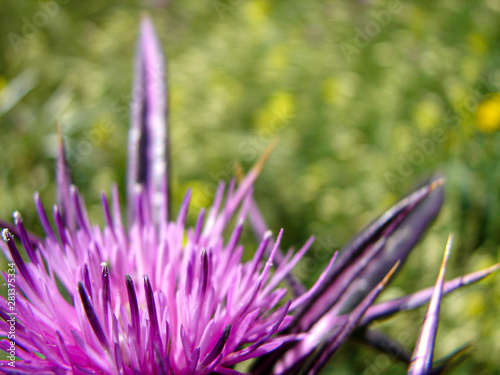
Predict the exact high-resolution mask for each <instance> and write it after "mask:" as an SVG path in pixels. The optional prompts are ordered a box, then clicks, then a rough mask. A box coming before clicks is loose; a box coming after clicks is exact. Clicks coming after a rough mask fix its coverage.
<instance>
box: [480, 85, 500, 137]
mask: <svg viewBox="0 0 500 375" xmlns="http://www.w3.org/2000/svg"><path fill="white" fill-rule="evenodd" d="M477 126H478V127H479V129H481V130H482V131H484V132H487V133H492V132H494V131H496V130H498V129H500V93H496V94H494V95H492V96H490V97H489V98H488V99H486V100H484V101H483V102H482V103H481V104H479V106H478V108H477Z"/></svg>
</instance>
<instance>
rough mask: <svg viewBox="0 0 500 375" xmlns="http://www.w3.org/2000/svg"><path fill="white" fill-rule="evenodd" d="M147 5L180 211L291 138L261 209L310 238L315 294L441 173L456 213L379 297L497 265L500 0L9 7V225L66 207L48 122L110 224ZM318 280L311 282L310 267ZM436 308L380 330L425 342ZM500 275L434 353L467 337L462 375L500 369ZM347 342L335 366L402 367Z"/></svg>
mask: <svg viewBox="0 0 500 375" xmlns="http://www.w3.org/2000/svg"><path fill="white" fill-rule="evenodd" d="M144 10H146V11H148V12H149V13H150V14H151V15H152V17H153V19H154V22H155V25H156V27H157V31H158V33H159V35H160V39H161V41H162V44H163V47H164V50H165V52H166V54H167V56H168V70H169V73H168V79H169V89H170V125H171V128H170V129H171V137H172V142H171V144H172V167H173V181H174V183H173V191H174V198H175V207H178V203H179V201H180V200H181V198H182V195H183V194H184V192H185V190H186V189H187V187H192V188H193V189H194V199H193V207H192V209H191V214H192V215H193V216H194V215H195V214H196V212H197V210H198V209H199V208H200V207H202V206H206V205H208V204H210V202H211V198H212V195H213V192H214V191H215V186H216V183H217V181H219V180H220V179H224V180H228V179H229V178H230V177H231V176H232V175H233V162H234V161H239V162H241V163H242V164H243V166H244V168H246V169H248V168H250V166H251V165H252V163H253V162H254V161H255V160H256V159H257V158H258V156H259V155H260V154H261V152H262V151H263V150H264V148H265V147H266V145H267V144H268V143H269V142H270V141H271V139H273V138H275V137H277V138H278V139H279V143H278V145H277V147H276V149H275V151H274V153H273V154H272V156H271V158H270V160H269V162H268V164H267V166H266V168H265V169H264V172H263V173H262V176H261V178H260V179H259V181H258V183H257V185H256V193H255V194H256V198H257V201H258V202H259V203H260V205H261V207H262V210H263V212H264V214H265V216H266V218H267V219H268V222H269V224H270V226H271V228H272V229H273V230H274V231H275V232H276V231H278V230H279V228H281V227H283V228H285V235H284V244H285V245H286V246H294V247H298V246H300V245H301V244H302V243H303V242H304V241H305V240H306V239H307V238H308V236H309V235H310V234H314V235H316V238H317V240H316V242H315V245H314V247H313V248H312V250H311V251H310V254H309V257H308V258H307V259H306V260H305V261H304V262H303V263H302V264H301V265H300V266H299V267H298V273H299V275H300V277H301V278H302V279H304V280H306V282H307V283H309V284H311V283H312V282H313V280H314V279H315V277H316V276H317V272H319V271H320V270H321V269H322V267H324V266H325V264H326V262H327V260H328V259H329V257H330V256H331V254H332V253H333V251H334V250H337V249H338V248H339V247H340V246H341V245H342V244H344V243H345V242H347V241H348V240H349V238H350V237H351V236H353V235H354V234H355V233H356V231H358V230H360V229H361V228H362V227H364V226H365V225H366V224H368V223H369V222H370V221H371V220H372V219H374V218H375V217H376V216H377V215H379V214H381V213H382V212H383V211H384V210H385V209H387V208H388V207H389V206H390V205H391V204H393V203H394V202H395V201H396V200H397V199H398V198H399V197H401V196H402V195H404V194H405V193H407V192H408V191H409V190H410V189H412V188H413V187H414V186H416V184H418V183H419V182H421V181H422V180H423V179H425V178H427V177H429V176H430V175H432V174H433V173H434V172H436V171H439V172H441V173H442V174H443V175H445V176H446V178H447V184H446V193H447V197H446V202H445V206H444V208H443V211H442V213H441V215H440V217H439V219H438V220H437V221H436V223H435V224H434V225H433V227H432V228H431V230H430V231H429V233H428V235H427V236H426V238H425V240H424V241H423V242H422V243H421V245H419V246H418V247H417V249H416V250H415V251H414V252H413V254H412V255H411V256H410V258H409V261H408V263H407V264H406V266H405V267H404V268H403V270H402V271H401V273H400V274H399V276H398V277H397V278H396V280H395V282H394V283H393V284H392V285H391V287H390V288H389V289H388V290H387V291H386V292H385V294H384V295H383V296H382V298H390V297H394V296H400V295H403V294H406V293H410V292H413V291H416V290H417V289H419V288H423V287H427V286H430V285H433V283H434V280H435V278H436V276H437V272H438V268H439V263H440V259H441V256H442V251H443V249H444V245H445V242H446V238H447V235H448V233H449V232H452V233H454V235H455V239H456V241H455V246H454V249H453V253H452V259H451V264H450V267H449V271H448V275H447V278H452V277H455V276H458V275H461V274H463V273H466V272H470V271H473V270H477V269H479V268H482V267H485V266H488V265H491V264H493V263H495V262H498V261H499V246H498V244H499V243H500V242H499V239H500V230H499V228H500V188H499V186H500V185H499V182H500V163H499V158H498V156H499V155H500V131H499V129H500V99H499V98H500V96H499V94H496V93H497V92H499V91H500V1H498V0H488V1H468V0H463V1H452V0H449V1H435V2H428V1H424V0H422V1H412V2H403V1H398V0H394V1H327V0H325V1H318V0H312V1H300V0H295V1H291V0H288V1H284V0H283V1H265V0H255V1H245V0H206V1H197V0H183V1H177V0H172V1H156V2H153V1H150V2H147V1H144V2H139V1H121V2H103V1H98V0H87V1H84V2H83V1H76V0H49V1H27V0H2V1H1V2H0V36H1V37H0V134H1V137H0V165H1V166H2V167H1V168H0V217H2V218H6V219H9V218H10V217H11V214H12V212H13V211H15V210H19V211H21V213H22V214H23V217H24V219H25V222H26V223H27V225H28V226H29V227H30V228H33V231H34V232H36V233H39V234H41V229H40V225H39V224H38V220H37V218H36V214H35V208H34V205H33V199H32V196H33V192H34V191H36V190H37V191H39V192H40V194H41V196H42V198H43V200H44V202H45V203H46V205H47V206H49V207H50V205H51V204H52V202H54V197H55V186H54V160H55V155H56V148H55V145H56V130H55V122H56V121H57V120H59V121H60V122H61V123H62V126H63V131H64V135H65V139H66V142H67V146H68V156H69V161H70V166H71V169H72V171H73V175H74V178H75V182H76V183H77V184H78V186H79V187H80V189H81V190H82V192H83V194H84V196H85V198H86V201H87V205H88V207H89V211H90V215H91V217H92V219H94V220H95V221H96V222H98V223H102V218H101V217H102V215H101V209H100V206H99V193H100V191H101V190H104V191H108V192H109V191H110V188H111V186H112V183H113V182H114V181H117V182H118V184H119V186H120V189H121V192H122V194H123V193H124V181H125V160H126V151H127V150H126V136H127V128H128V112H129V101H130V98H131V95H130V88H131V86H132V84H131V82H132V71H133V68H132V64H133V57H134V53H135V42H136V38H137V28H138V23H139V20H140V15H141V14H142V13H143V11H144ZM311 270H313V272H311ZM424 312H425V308H423V309H420V310H418V311H417V312H410V313H405V314H401V315H400V316H398V317H397V318H395V319H392V320H390V321H388V322H384V323H382V324H380V325H379V327H380V329H382V330H384V331H385V332H388V333H390V334H393V335H395V336H397V335H399V336H400V337H401V333H404V334H405V335H404V336H405V337H406V339H405V340H402V341H403V344H405V345H406V346H407V347H408V348H410V349H411V348H413V345H414V343H415V340H416V337H417V334H418V330H419V327H420V324H421V321H422V319H423V315H424ZM499 314H500V277H499V276H493V277H490V278H489V279H487V280H486V281H483V282H482V283H481V284H478V285H475V286H472V287H470V288H468V289H467V290H466V291H464V292H463V293H461V292H459V293H458V294H457V295H455V296H451V297H449V298H448V299H446V300H445V302H444V305H443V308H442V323H441V327H440V331H439V335H438V340H437V348H436V357H438V358H439V357H441V356H444V355H446V354H447V353H448V352H450V351H452V350H453V349H455V348H456V347H457V346H459V345H462V344H464V343H467V342H472V343H474V349H473V351H472V352H471V353H470V354H471V356H470V358H469V359H468V360H467V361H466V362H465V363H464V364H463V365H462V366H460V367H459V368H456V369H454V370H453V373H454V374H471V373H475V374H476V375H479V374H493V373H500V370H498V369H497V368H500V360H499V359H498V355H497V354H498V352H500V324H499V322H498V320H497V316H498V315H499ZM404 369H405V366H403V365H401V364H398V363H395V362H394V361H393V360H392V359H391V358H390V356H388V355H385V354H380V353H377V352H374V351H373V350H371V349H369V348H365V347H363V346H359V345H355V344H347V345H346V346H345V347H344V348H343V350H341V352H340V353H339V354H338V355H337V357H335V358H334V359H333V361H332V365H331V366H330V368H329V369H328V371H326V373H328V374H392V373H403V372H404Z"/></svg>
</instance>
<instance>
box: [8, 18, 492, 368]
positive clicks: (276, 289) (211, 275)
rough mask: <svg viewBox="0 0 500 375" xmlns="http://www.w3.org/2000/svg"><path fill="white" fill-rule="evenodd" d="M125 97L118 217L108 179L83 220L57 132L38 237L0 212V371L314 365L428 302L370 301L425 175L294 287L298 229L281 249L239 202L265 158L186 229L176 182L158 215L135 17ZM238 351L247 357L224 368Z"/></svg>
mask: <svg viewBox="0 0 500 375" xmlns="http://www.w3.org/2000/svg"><path fill="white" fill-rule="evenodd" d="M133 97H134V100H133V102H132V106H131V108H132V113H131V128H130V134H129V160H128V181H127V223H126V224H124V223H123V222H122V219H121V209H120V202H119V194H118V190H117V188H116V187H115V188H114V189H113V192H112V194H111V197H110V198H108V197H107V196H106V195H104V194H103V195H102V208H103V214H104V219H105V223H106V224H105V226H104V227H103V228H100V227H99V226H97V225H94V224H92V222H91V220H90V219H89V218H88V216H87V211H86V208H85V203H84V201H83V199H82V197H81V196H80V194H79V192H78V190H77V188H76V187H75V186H72V185H71V178H70V175H69V173H68V168H67V166H66V161H65V157H64V144H63V138H62V135H61V136H60V143H59V158H58V167H57V184H58V195H57V205H55V206H54V207H53V209H52V212H51V215H50V216H51V217H52V219H49V215H48V214H47V211H46V209H45V207H44V206H43V204H42V202H41V200H40V198H39V196H38V195H37V194H35V206H36V209H37V211H38V214H39V217H40V221H41V224H42V226H43V229H44V231H45V238H44V239H40V238H38V237H36V236H33V235H32V234H30V233H29V232H28V231H27V230H26V228H25V227H24V224H23V220H22V217H21V215H20V214H19V213H18V212H16V213H14V224H13V225H12V224H9V223H4V226H5V227H6V229H4V230H3V232H2V236H3V240H4V241H3V242H1V245H0V246H1V248H2V250H3V252H4V254H5V255H6V257H7V258H8V260H9V261H10V262H11V264H12V268H14V267H15V270H16V272H17V276H16V279H15V282H16V284H15V288H16V291H15V293H14V297H12V296H9V297H7V298H4V297H2V298H0V317H1V318H2V320H1V321H0V331H1V332H0V335H2V336H4V337H6V338H5V339H4V340H2V341H1V342H0V348H1V349H3V350H4V351H6V352H9V350H10V349H11V348H12V347H13V346H14V347H15V354H14V355H15V357H17V360H16V361H15V362H14V365H12V363H13V362H12V361H2V362H0V364H1V365H2V367H0V370H1V371H4V372H12V373H36V374H40V373H44V374H97V373H99V374H139V373H141V374H175V375H184V374H185V375H188V374H189V375H202V374H239V373H242V372H241V371H246V373H251V374H255V375H259V374H284V375H285V374H299V373H304V374H317V373H319V372H320V371H321V369H322V368H323V366H324V365H325V363H326V362H327V361H328V360H329V358H330V357H331V356H332V355H333V354H334V353H335V352H336V350H337V349H338V348H339V347H340V345H341V344H342V343H343V342H344V341H345V340H346V339H347V338H348V337H349V335H350V334H351V333H352V332H353V330H354V329H355V328H356V327H359V326H367V325H368V324H369V323H370V322H371V321H373V320H374V319H377V318H380V317H384V316H387V315H390V314H392V313H394V312H396V311H399V310H403V309H406V308H412V307H416V306H419V305H421V304H423V303H425V302H426V301H428V300H429V299H430V298H431V295H432V290H424V291H422V292H420V294H418V298H411V297H408V298H411V302H410V300H409V299H408V300H405V299H400V300H394V301H389V302H385V303H382V304H379V305H373V302H374V301H375V299H376V297H377V295H378V294H379V293H380V291H381V290H382V289H383V288H384V286H385V285H386V284H387V282H388V281H389V279H390V277H391V275H392V274H393V273H394V272H395V270H396V268H397V267H398V265H399V264H400V263H403V262H404V260H405V259H406V257H407V255H408V254H409V252H410V250H411V249H412V247H413V246H414V244H415V243H416V242H417V240H418V239H419V237H420V236H421V234H422V233H423V232H424V230H425V228H426V227H427V225H428V224H429V223H430V222H431V221H432V219H433V218H434V217H435V216H436V214H437V212H438V211H439V208H440V206H441V202H442V186H441V185H442V181H441V180H436V181H434V182H432V183H430V184H429V185H427V186H424V187H422V188H421V189H419V190H417V191H415V192H414V193H412V194H411V195H409V196H408V197H407V198H405V199H404V200H402V201H401V202H400V203H399V204H397V205H396V206H394V207H393V208H392V209H390V210H389V211H388V212H387V213H386V214H384V215H383V216H382V217H381V218H380V219H378V220H376V221H375V222H374V223H373V224H371V225H370V226H368V227H367V228H366V229H365V230H364V231H363V232H362V233H361V234H360V235H359V236H357V237H355V239H354V240H353V241H352V242H351V243H349V244H348V245H347V246H346V247H345V248H344V250H343V251H342V252H341V253H340V255H339V256H338V257H337V255H336V254H332V259H331V261H330V263H329V264H328V266H327V267H326V269H325V270H324V272H323V273H322V274H321V275H320V276H319V278H318V280H317V282H316V283H315V284H314V285H313V286H312V287H311V288H310V289H306V288H305V287H304V286H303V285H302V284H301V283H300V282H299V281H298V280H297V279H296V278H295V277H294V276H293V273H292V270H293V268H294V266H295V265H296V264H297V263H298V262H299V260H300V259H301V257H302V256H303V255H304V254H305V253H306V252H307V250H308V248H309V247H310V246H311V244H312V242H313V239H312V238H311V239H309V240H308V241H306V243H305V244H304V246H303V247H302V248H301V249H300V250H299V251H298V252H297V253H296V254H292V253H290V252H289V253H288V254H287V255H283V253H282V252H281V249H280V241H281V238H282V236H283V230H281V231H280V232H279V233H278V235H277V236H273V234H272V233H271V232H270V231H268V229H267V225H266V223H265V221H264V219H263V218H262V215H261V214H260V212H259V209H258V207H257V205H256V203H255V201H254V199H253V197H252V190H253V184H254V182H255V180H256V178H257V177H258V174H259V172H260V170H261V168H262V165H263V163H264V161H265V159H266V157H267V156H268V155H267V154H265V155H264V156H263V158H262V159H261V160H260V161H258V162H257V163H256V165H255V167H254V168H253V169H251V170H250V171H249V172H248V174H247V175H246V176H244V177H243V178H242V180H241V181H240V182H239V183H238V184H237V183H236V182H235V181H234V180H233V181H231V182H229V184H228V186H226V184H225V183H223V182H221V183H220V184H219V186H218V189H217V192H216V195H215V197H214V201H213V204H212V206H211V207H210V208H209V209H208V210H207V211H205V210H201V211H200V213H199V215H198V219H197V221H196V224H195V225H194V226H193V227H188V226H187V224H186V217H187V212H188V208H189V202H190V198H191V192H190V191H188V192H187V193H186V195H185V198H184V200H183V202H182V204H181V206H180V208H179V210H178V213H177V215H176V216H175V217H170V216H169V215H170V211H171V208H170V200H169V181H168V172H169V160H168V151H169V145H168V143H169V142H168V141H169V138H168V132H167V123H166V122H167V108H166V87H165V73H164V63H163V57H162V54H161V51H160V43H159V41H158V39H157V37H156V36H155V33H154V30H153V26H152V23H151V21H150V20H149V19H148V18H145V19H144V20H143V22H142V26H141V33H140V38H139V43H138V48H137V58H136V78H135V83H134V93H133ZM247 218H250V220H249V221H250V225H251V226H252V227H253V229H254V231H255V232H256V234H257V237H258V242H257V245H256V246H255V249H254V256H253V258H252V259H250V260H249V261H243V246H242V245H241V243H240V236H241V233H242V230H243V225H248V224H245V222H246V221H247ZM227 234H229V236H225V235H227ZM21 245H22V247H24V249H25V253H26V256H23V255H22V254H21V251H20V250H19V249H20V248H21ZM492 270H493V269H490V270H487V271H483V272H480V273H476V274H471V275H469V276H467V278H466V279H461V280H460V283H459V282H457V281H456V280H452V281H450V282H448V283H444V279H443V277H441V278H440V284H439V285H440V286H439V288H440V289H439V290H440V291H441V292H440V294H439V298H438V297H433V301H436V298H438V299H440V295H441V294H445V293H448V292H449V291H451V290H452V289H456V288H457V287H458V286H460V285H463V284H468V283H471V282H474V281H477V280H478V279H480V278H482V277H484V276H485V275H487V274H488V273H489V272H491V271H492ZM4 277H5V279H6V280H7V282H9V280H12V278H11V277H10V276H9V274H7V273H4ZM283 282H286V283H288V285H289V288H286V287H283V286H282V285H283ZM458 284H460V285H458ZM11 297H12V298H11ZM12 302H15V303H12ZM411 303H413V304H411ZM434 303H435V302H434ZM12 322H13V323H12ZM12 326H14V327H15V334H14V335H13V336H12V337H11V336H9V332H12V329H11V327H12ZM431 336H432V334H431V335H430V336H429V337H431ZM434 336H435V333H434ZM429 337H427V338H424V340H429ZM419 353H420V352H419ZM427 354H428V353H427ZM427 354H426V355H427ZM419 355H420V354H419ZM250 359H254V361H253V363H252V365H251V367H250V368H248V369H247V370H241V369H240V370H237V369H238V368H239V367H238V364H239V363H242V362H245V361H247V360H250ZM417 364H418V363H417ZM247 367H248V366H247ZM427 368H428V367H427ZM416 373H419V372H415V374H416ZM420 373H424V372H420Z"/></svg>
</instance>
